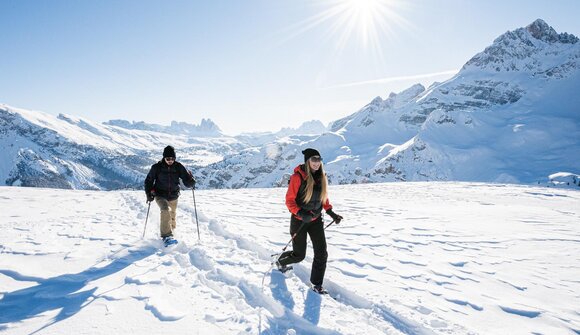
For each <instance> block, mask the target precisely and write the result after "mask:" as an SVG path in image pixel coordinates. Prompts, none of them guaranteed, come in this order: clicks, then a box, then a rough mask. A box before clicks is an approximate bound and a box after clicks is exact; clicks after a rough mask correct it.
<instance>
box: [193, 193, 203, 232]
mask: <svg viewBox="0 0 580 335" xmlns="http://www.w3.org/2000/svg"><path fill="white" fill-rule="evenodd" d="M191 193H192V194H193V210H194V211H195V222H196V223H197V239H198V240H199V241H201V237H200V236H199V221H198V220H197V205H196V204H195V187H192V188H191Z"/></svg>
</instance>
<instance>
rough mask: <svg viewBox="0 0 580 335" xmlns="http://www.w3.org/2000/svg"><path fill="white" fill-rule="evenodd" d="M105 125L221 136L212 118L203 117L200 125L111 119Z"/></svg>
mask: <svg viewBox="0 0 580 335" xmlns="http://www.w3.org/2000/svg"><path fill="white" fill-rule="evenodd" d="M104 124H105V125H110V126H117V127H121V128H125V129H139V130H148V131H155V132H161V133H167V134H172V135H186V136H195V137H221V136H224V134H223V133H222V131H221V129H220V128H219V127H218V125H217V124H215V123H214V122H213V121H212V120H210V119H202V120H201V123H200V124H199V125H195V124H190V123H187V122H178V121H172V122H171V125H169V126H162V125H158V124H151V123H145V122H143V121H133V122H130V121H127V120H109V121H107V122H104Z"/></svg>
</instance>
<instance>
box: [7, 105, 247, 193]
mask: <svg viewBox="0 0 580 335" xmlns="http://www.w3.org/2000/svg"><path fill="white" fill-rule="evenodd" d="M210 123H211V121H208V122H206V123H205V124H206V125H209V128H213V127H212V126H211V124H213V123H211V124H210ZM203 125H204V123H203V122H202V125H201V126H203ZM182 126H183V124H179V123H173V124H172V127H173V128H179V127H182ZM185 128H186V129H187V128H188V127H187V126H186V127H185ZM209 128H208V129H209ZM216 128H217V126H216ZM218 129H219V128H218ZM169 144H171V145H173V146H174V147H175V148H176V149H177V153H178V159H179V160H180V161H181V162H183V163H185V164H186V165H188V166H190V167H197V166H203V165H207V164H210V163H212V162H216V161H220V160H222V159H223V156H224V155H227V154H232V153H234V152H238V151H240V150H241V149H243V148H245V147H246V145H244V144H242V143H240V142H239V141H237V140H236V139H234V138H231V137H225V136H221V137H189V136H186V135H183V133H181V135H175V134H171V135H170V134H168V133H165V132H158V131H156V130H155V131H153V130H138V129H125V128H122V127H118V126H113V125H107V124H99V123H95V122H92V121H89V120H86V119H83V118H78V117H74V116H69V115H63V114H60V115H59V116H58V117H54V116H52V115H48V114H45V113H42V112H36V111H27V110H24V109H17V108H12V107H9V106H7V105H0V147H2V163H1V164H0V180H1V181H2V183H3V184H5V185H21V186H35V187H55V188H73V189H120V188H140V187H142V184H143V180H144V178H145V175H146V174H147V172H148V170H149V167H150V166H151V165H152V164H153V163H155V162H156V161H158V160H159V159H161V153H162V150H163V148H164V147H165V146H166V145H169Z"/></svg>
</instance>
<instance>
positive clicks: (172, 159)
mask: <svg viewBox="0 0 580 335" xmlns="http://www.w3.org/2000/svg"><path fill="white" fill-rule="evenodd" d="M165 160H166V161H168V162H174V161H175V157H165Z"/></svg>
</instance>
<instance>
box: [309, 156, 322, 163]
mask: <svg viewBox="0 0 580 335" xmlns="http://www.w3.org/2000/svg"><path fill="white" fill-rule="evenodd" d="M310 161H312V162H314V163H318V162H322V157H320V156H312V157H310Z"/></svg>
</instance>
